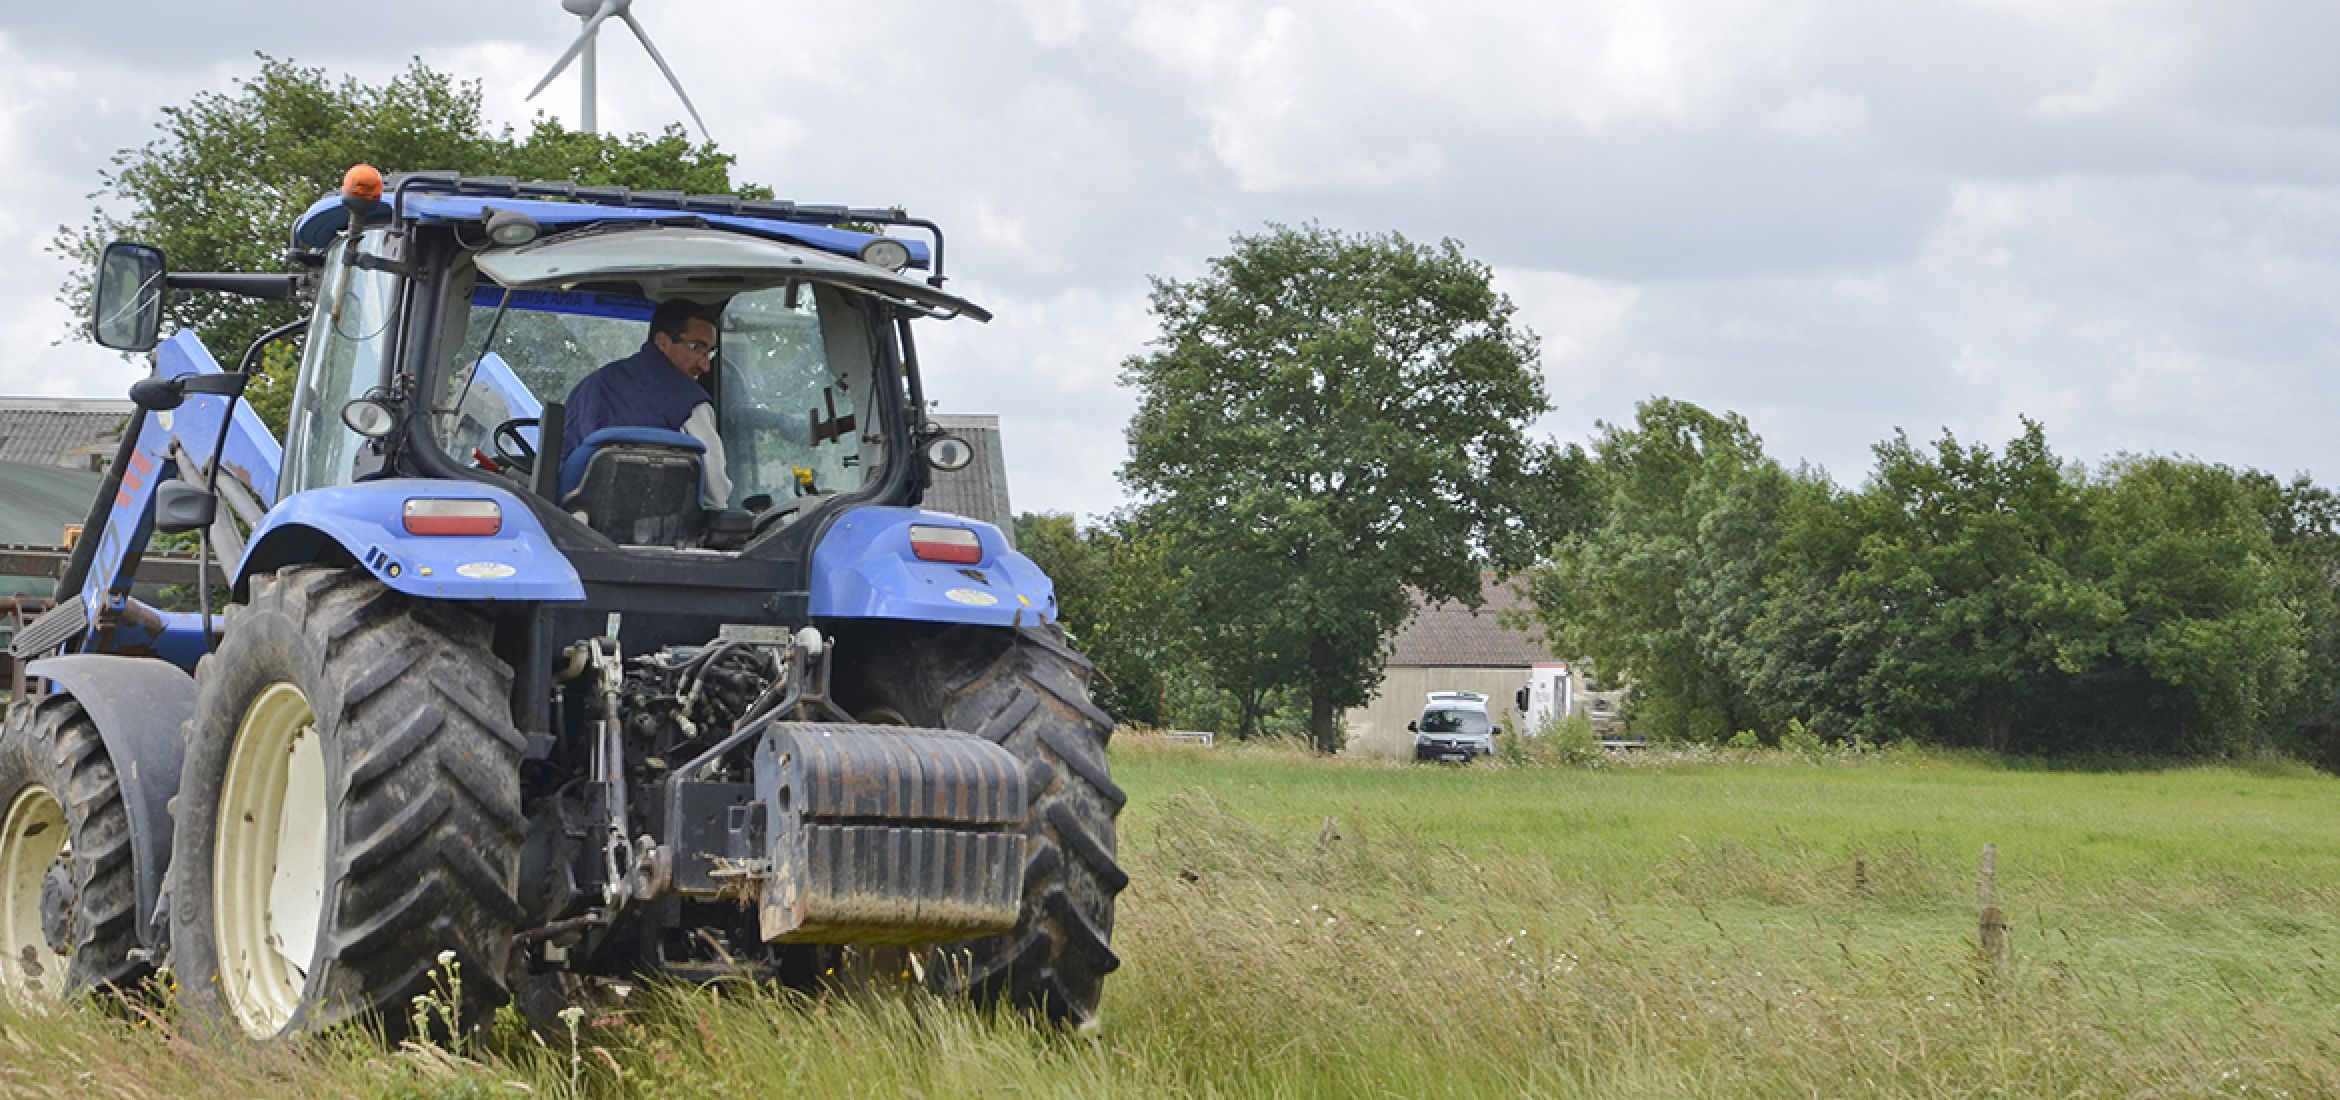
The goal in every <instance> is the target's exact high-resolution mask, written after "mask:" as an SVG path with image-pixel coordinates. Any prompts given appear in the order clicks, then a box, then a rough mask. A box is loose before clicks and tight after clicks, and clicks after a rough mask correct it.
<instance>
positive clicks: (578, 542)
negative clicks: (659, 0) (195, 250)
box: [0, 166, 1127, 1039]
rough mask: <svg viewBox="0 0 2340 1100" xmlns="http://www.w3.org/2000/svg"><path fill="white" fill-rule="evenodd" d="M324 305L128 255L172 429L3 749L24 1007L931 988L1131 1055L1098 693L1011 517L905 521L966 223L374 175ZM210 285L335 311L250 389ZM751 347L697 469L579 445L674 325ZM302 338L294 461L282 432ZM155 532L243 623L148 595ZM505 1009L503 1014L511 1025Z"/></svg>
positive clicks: (135, 482) (144, 444)
mask: <svg viewBox="0 0 2340 1100" xmlns="http://www.w3.org/2000/svg"><path fill="white" fill-rule="evenodd" d="M292 242H293V251H292V253H291V254H290V255H291V256H292V258H293V259H294V260H295V261H297V263H294V264H291V265H288V266H291V267H292V268H293V270H291V271H289V272H287V273H269V274H212V273H174V272H170V271H168V270H167V268H166V264H165V260H164V257H163V256H162V255H161V254H160V253H159V252H157V251H156V250H155V249H153V248H150V247H146V246H142V245H137V244H131V243H126V242H118V243H116V244H114V245H112V246H110V247H109V248H108V249H107V250H106V252H105V254H104V257H103V259H102V260H101V262H100V265H99V268H98V270H97V273H96V280H95V295H94V297H95V310H96V316H95V318H94V323H93V330H94V335H95V336H96V338H97V340H98V342H99V343H101V344H104V345H106V346H108V347H113V348H119V349H124V350H130V351H151V352H152V353H153V361H154V370H153V373H152V375H151V377H149V378H147V379H145V380H142V381H140V382H139V383H138V384H137V385H136V386H134V387H133V388H132V397H133V399H134V400H135V401H136V402H137V404H138V406H139V407H140V408H141V409H142V410H143V412H142V414H141V417H140V419H139V422H138V423H137V424H136V425H135V427H134V430H130V431H126V432H125V434H124V438H123V440H122V444H121V449H120V451H119V453H118V455H117V456H116V459H115V462H114V464H113V467H112V469H111V471H110V472H109V473H108V475H107V480H106V481H105V483H104V486H103V489H102V492H101V496H100V499H99V500H97V501H96V502H95V503H94V504H93V507H92V509H91V512H90V516H89V520H88V522H87V523H86V524H85V526H84V530H83V531H82V533H81V535H80V537H79V540H78V542H77V543H76V544H75V548H74V553H73V555H72V557H71V559H70V561H69V563H68V565H67V567H66V573H65V575H64V577H63V578H62V580H61V582H60V585H59V588H58V600H57V604H56V607H55V609H54V610H52V611H50V612H49V613H48V614H47V615H45V616H44V617H42V618H41V619H39V620H37V621H36V622H35V623H33V624H31V625H29V626H27V627H26V628H25V629H24V630H22V631H21V632H20V633H19V634H18V636H17V639H16V641H15V652H16V654H17V655H18V657H19V658H20V659H27V660H30V661H31V663H30V664H29V665H28V666H27V668H28V671H29V673H30V674H31V676H32V678H33V679H32V683H33V685H34V687H33V690H32V691H31V692H29V693H28V697H27V698H23V699H19V700H15V701H13V702H12V703H11V705H10V707H9V710H8V718H7V727H6V732H5V740H4V741H0V808H4V809H0V813H4V814H5V817H4V819H0V985H4V986H5V987H6V988H7V989H8V990H9V991H11V992H12V993H14V994H16V995H18V996H20V997H31V998H39V997H45V996H57V995H63V994H70V993H74V992H77V991H81V990H88V989H95V988H103V987H113V988H130V987H132V986H134V985H135V984H136V983H137V982H138V981H139V980H140V979H141V978H142V977H143V976H144V975H146V974H147V973H149V972H150V971H152V970H153V969H154V968H155V967H157V966H162V965H167V966H168V967H169V968H170V969H171V970H172V971H173V973H174V975H175V977H176V979H177V984H178V989H179V990H180V996H181V998H182V1002H183V1004H184V1005H185V1007H187V1008H188V1009H190V1010H192V1011H193V1012H195V1013H196V1014H198V1015H199V1016H201V1017H203V1018H207V1019H210V1020H214V1021H217V1022H219V1023H220V1024H223V1025H226V1026H228V1027H230V1028H232V1029H236V1030H240V1031H241V1032H242V1033H244V1034H247V1035H249V1036H252V1037H254V1038H258V1039H271V1038H275V1037H279V1036H285V1035H291V1034H298V1033H305V1032H314V1031H316V1030H318V1029H320V1028H324V1027H329V1026H332V1025H334V1024H335V1023H338V1022H340V1021H343V1020H348V1019H352V1018H356V1017H361V1016H369V1015H371V1016H374V1017H378V1018H379V1019H381V1020H383V1021H385V1022H386V1023H387V1024H388V1025H389V1026H392V1027H396V1026H397V1024H398V1022H399V1021H400V1020H402V1019H404V1018H405V1016H406V1010H407V1007H408V1005H409V1002H410V1000H411V998H413V997H414V996H416V995H417V994H420V993H422V992H425V991H427V990H429V989H430V988H431V985H430V983H431V978H432V972H433V970H434V969H436V968H439V967H442V966H444V965H448V964H449V963H452V964H453V965H455V966H458V967H459V968H460V972H461V975H462V987H463V990H464V993H465V996H466V1001H467V1005H466V1010H467V1011H472V1012H476V1011H478V1010H479V1009H480V1008H483V1007H486V1006H490V1005H493V1004H496V1003H499V1002H501V1001H504V1000H507V999H509V1000H513V1001H517V1002H518V1003H519V1004H521V1005H522V1006H523V1007H524V1008H526V1009H528V1010H530V1011H531V1013H532V1015H536V1016H537V1017H538V1018H540V1019H541V1018H543V1015H544V1013H545V1012H547V1011H549V1010H555V1009H557V1008H558V1007H559V1006H560V1005H562V1004H563V1003H565V1002H566V1001H567V1000H569V999H571V998H573V997H576V996H578V995H580V994H581V993H584V992H589V990H587V989H585V988H584V987H588V986H591V985H593V984H594V983H596V982H597V981H606V982H611V983H615V982H622V981H627V980H635V979H639V978H640V977H642V976H645V975H678V976H683V977H707V976H712V975H716V974H738V973H742V972H745V973H748V974H751V975H752V976H754V977H757V978H758V979H760V980H773V981H780V982H786V983H790V984H795V985H800V986H815V985H819V984H820V983H822V982H824V981H837V980H840V978H843V979H845V980H851V979H852V978H853V977H854V976H856V975H863V976H868V975H881V974H883V975H892V974H899V973H905V972H906V973H910V974H913V975H914V976H915V980H918V981H923V982H924V983H926V984H927V985H929V986H931V987H933V988H935V989H938V990H942V991H946V992H951V993H959V994H964V995H966V996H968V997H971V998H974V999H977V1000H980V1001H986V1002H997V1003H1003V1004H1006V1005H1009V1006H1012V1007H1014V1008H1017V1009H1021V1010H1024V1011H1028V1012H1031V1013H1034V1014H1038V1015H1041V1016H1044V1017H1046V1018H1047V1019H1050V1020H1053V1021H1057V1022H1060V1023H1068V1024H1073V1025H1085V1024H1088V1023H1090V1022H1091V1021H1093V1020H1094V1019H1095V1017H1096V1012H1097V1006H1098V999H1099V994H1100V991H1101V987H1102V983H1103V980H1104V978H1105V976H1106V975H1107V974H1108V973H1109V972H1110V971H1112V970H1113V969H1114V967H1115V966H1116V965H1117V960H1116V958H1115V956H1114V954H1113V951H1112V948H1111V946H1110V936H1111V931H1112V924H1113V905H1114V898H1115V895H1116V894H1117V893H1118V892H1119V891H1120V890H1121V888H1122V887H1123V885H1124V884H1125V882H1126V881H1127V880H1126V876H1125V875H1124V874H1123V872H1122V871H1121V869H1120V868H1119V866H1118V865H1117V863H1116V861H1115V854H1114V821H1115V818H1116V816H1117V815H1118V813H1119V811H1120V808H1121V805H1122V801H1123V796H1122V793H1121V791H1120V789H1119V788H1118V787H1116V786H1115V785H1114V782H1113V779H1112V777H1111V775H1110V772H1109V770H1108V766H1107V759H1106V740H1107V737H1108V736H1109V734H1110V732H1111V728H1112V724H1111V722H1110V721H1109V720H1108V718H1107V717H1106V716H1105V715H1104V714H1103V713H1102V712H1101V711H1100V710H1099V709H1098V708H1097V707H1096V706H1095V705H1094V704H1092V703H1091V702H1090V699H1089V693H1088V678H1089V673H1090V666H1089V665H1088V663H1087V662H1085V661H1084V660H1083V659H1082V658H1081V657H1079V656H1078V655H1077V654H1075V653H1074V652H1073V651H1072V650H1070V649H1068V648H1067V647H1066V645H1065V643H1064V640H1063V635H1062V632H1061V631H1060V630H1059V629H1058V627H1057V626H1056V608H1055V603H1054V594H1053V587H1052V585H1051V584H1050V582H1049V580H1048V578H1047V577H1046V576H1044V575H1043V574H1042V573H1041V572H1040V570H1039V569H1037V568H1036V567H1035V566H1034V565H1033V563H1032V562H1031V561H1030V560H1029V559H1027V558H1025V557H1023V556H1021V555H1019V554H1017V553H1016V552H1015V551H1014V550H1013V549H1011V548H1010V547H1009V545H1008V543H1007V542H1006V540H1005V539H1004V538H1003V537H1002V535H1001V532H1000V531H999V529H998V528H996V527H994V526H993V525H991V524H987V523H983V522H978V521H976V520H971V519H968V518H965V517H961V516H955V515H946V514H941V513H936V512H928V511H922V510H920V508H919V507H918V505H919V503H920V501H921V499H922V495H923V494H924V492H925V490H926V489H927V488H928V487H929V485H930V483H931V480H932V478H933V476H934V472H935V471H936V470H938V469H941V470H950V469H956V468H960V467H963V466H965V465H966V464H967V462H968V461H969V459H970V458H971V457H972V454H973V452H972V449H971V447H970V445H969V443H968V442H967V441H966V440H962V439H959V438H956V437H954V436H951V435H948V434H944V433H943V432H941V431H939V430H938V429H937V428H935V427H934V426H933V425H932V424H931V422H930V421H929V420H928V419H927V417H926V416H925V409H926V407H927V406H926V401H925V400H924V397H923V393H922V390H921V384H920V376H919V364H918V357H917V354H916V351H915V345H914V344H913V342H912V339H911V337H912V330H913V328H914V327H916V326H915V323H916V322H919V321H921V320H927V321H935V320H948V319H952V318H961V317H963V318H972V319H974V320H978V321H981V320H986V319H988V315H987V314H985V313H984V311H983V310H982V309H981V308H979V307H978V306H976V305H974V304H973V303H971V302H968V301H966V300H964V299H962V298H960V297H958V296H957V295H954V294H952V293H950V292H949V291H946V290H944V289H943V285H944V281H943V272H942V259H943V256H942V253H943V235H942V232H941V230H940V229H939V227H937V226H935V225H934V224H932V223H931V222H927V221H922V220H919V219H914V218H911V217H908V216H906V215H905V214H903V212H902V211H900V210H898V209H853V208H843V207H816V206H809V205H801V204H795V203H788V202H775V201H744V200H740V199H737V198H733V197H729V196H704V195H686V194H680V193H674V192H656V193H652V192H639V191H628V190H625V189H620V188H602V187H587V186H577V185H571V184H564V183H518V182H515V181H513V180H511V179H506V178H478V177H462V176H457V175H454V174H449V173H418V174H410V175H402V176H394V177H392V178H390V179H389V180H388V181H386V182H385V181H383V180H382V178H381V177H380V176H379V175H378V174H374V173H373V171H372V169H370V168H365V167H363V166H360V168H358V169H353V170H352V172H351V175H350V177H349V180H348V181H347V182H346V183H345V186H344V188H343V190H342V192H341V193H340V194H337V195H328V196H326V197H325V198H324V199H321V200H320V201H319V202H318V203H317V204H316V205H314V206H313V207H311V208H310V209H309V210H308V211H307V212H306V213H305V214H304V215H303V216H302V217H301V218H300V219H299V221H298V223H297V224H296V225H295V226H293V229H292ZM173 290H177V291H181V292H190V291H199V292H209V293H229V294H242V295H248V296H253V297H259V298H265V299H273V300H278V301H292V302H300V303H305V304H306V305H307V312H308V314H309V315H308V317H307V318H306V319H305V320H302V321H299V322H296V323H295V324H293V325H288V326H285V327H284V328H283V329H280V330H277V331H276V332H272V333H270V334H268V335H266V336H264V337H262V339H261V340H260V341H259V342H258V343H255V344H254V345H253V347H252V348H251V349H250V350H248V351H246V352H245V354H244V355H243V357H242V359H241V362H240V365H239V368H238V369H236V370H232V371H223V370H222V369H221V368H220V367H219V366H218V365H217V364H216V363H215V362H214V361H213V359H212V357H211V355H210V354H209V353H207V352H206V351H205V349H204V346H203V345H202V344H201V343H200V342H199V341H198V340H197V339H196V337H195V335H194V334H193V333H191V332H186V331H181V332H178V333H176V334H174V335H172V336H171V337H170V338H169V339H167V340H163V339H158V331H159V327H160V325H159V321H160V316H161V312H162V307H163V304H164V299H165V296H166V295H167V294H168V293H170V292H171V291H173ZM676 298H681V299H687V300H689V301H692V302H694V303H697V304H699V305H701V306H703V307H705V308H706V309H707V310H710V311H712V312H713V315H714V316H716V317H719V318H720V324H719V326H718V331H719V339H718V345H719V346H718V348H717V349H716V351H717V354H716V355H715V356H714V366H713V368H712V369H711V370H710V371H708V372H707V373H706V374H705V375H704V376H703V377H701V378H699V379H698V380H697V382H696V384H698V385H701V386H703V387H704V388H705V390H706V393H707V397H708V399H709V401H710V402H711V407H712V410H713V415H714V420H715V422H716V423H717V424H718V425H719V428H720V432H721V440H720V443H721V446H720V453H721V454H722V456H723V458H724V466H725V467H726V469H725V470H724V471H723V472H724V473H725V474H727V475H728V476H727V478H726V479H725V480H728V482H729V484H730V492H729V494H728V495H727V497H726V498H725V499H721V500H707V499H702V492H703V490H705V489H706V487H707V486H709V485H710V484H713V483H714V482H712V481H711V479H710V471H709V470H708V469H707V464H708V461H709V458H710V449H709V448H708V447H707V445H706V443H705V442H703V441H702V440H700V439H699V438H695V437H693V436H691V435H688V434H685V433H681V432H674V431H663V430H656V429H651V428H641V427H611V428H604V429H602V430H600V431H596V432H592V433H590V434H589V435H587V436H586V437H585V438H583V439H581V440H578V441H576V442H575V443H574V444H571V445H564V443H563V440H564V431H563V427H564V425H563V415H564V411H565V410H564V404H563V402H564V399H565V397H566V396H567V395H568V394H569V393H570V391H571V390H572V388H573V387H575V386H576V385H577V383H578V382H579V381H580V380H581V379H583V378H584V377H585V376H586V375H588V374H589V373H591V372H592V371H593V370H595V369H596V368H597V367H599V366H600V365H601V364H603V363H605V362H609V361H611V360H614V359H618V358H621V357H623V356H625V355H627V354H628V353H629V352H632V351H634V350H636V349H637V348H639V347H640V346H641V345H642V343H643V340H644V337H645V330H646V327H647V323H648V318H649V316H650V314H651V312H652V309H653V307H654V305H655V304H656V303H659V302H662V301H667V300H670V299H676ZM294 338H297V339H298V340H299V341H300V345H301V346H300V366H299V373H298V383H297V386H298V389H297V392H296V393H295V395H294V396H293V400H292V406H291V421H290V427H289V429H288V431H287V432H286V438H285V440H284V441H283V443H282V445H281V446H279V444H278V442H277V441H276V440H275V439H274V438H272V437H271V435H270V434H269V433H268V431H266V430H265V428H264V427H263V426H262V424H261V422H260V420H259V418H258V416H257V415H256V414H255V413H254V412H253V410H252V409H251V407H250V406H249V405H248V404H244V403H241V402H240V401H239V396H240V395H241V393H242V392H243V388H244V385H245V382H246V379H247V378H249V377H250V376H251V374H252V369H253V364H254V363H255V362H256V361H257V360H258V359H259V356H260V352H261V348H262V347H263V346H264V345H265V344H267V343H269V342H270V341H272V340H278V339H294ZM157 533H161V534H164V535H173V536H176V537H178V538H180V539H182V540H184V539H186V538H188V537H189V536H190V535H191V536H192V537H193V539H194V540H195V541H196V542H197V543H198V544H199V545H200V548H201V552H202V553H203V554H204V555H205V556H206V557H207V558H209V557H211V556H214V555H216V557H217V560H218V562H219V563H220V565H221V572H222V574H223V575H224V576H226V577H227V578H230V579H231V580H232V585H233V587H232V590H230V591H232V595H227V596H223V598H222V599H221V600H220V601H219V602H220V603H221V604H222V606H221V607H219V608H216V609H215V608H214V607H213V606H212V602H213V601H212V600H211V599H210V598H209V589H208V588H206V589H204V591H203V593H202V595H203V597H204V598H202V599H200V600H198V601H195V604H196V606H195V607H194V608H193V609H192V610H185V611H176V612H174V611H167V610H159V609H157V608H155V607H152V606H149V605H147V604H145V603H142V602H140V601H139V600H137V599H134V598H132V596H131V591H132V584H133V581H134V580H136V578H137V574H138V565H139V560H140V558H141V556H142V554H143V553H144V552H145V551H146V549H147V547H148V545H149V543H150V540H151V539H152V538H153V536H155V535H156V534H157ZM475 994H476V995H475Z"/></svg>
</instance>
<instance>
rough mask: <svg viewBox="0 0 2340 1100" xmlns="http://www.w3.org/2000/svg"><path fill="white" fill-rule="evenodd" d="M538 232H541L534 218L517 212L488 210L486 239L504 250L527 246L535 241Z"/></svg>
mask: <svg viewBox="0 0 2340 1100" xmlns="http://www.w3.org/2000/svg"><path fill="white" fill-rule="evenodd" d="M540 232H543V230H541V229H539V228H538V227H537V224H536V219H535V218H531V217H529V216H528V215H526V214H523V213H521V212H519V211H517V210H495V209H490V210H489V211H488V212H487V234H488V239H489V240H492V241H494V242H496V243H497V244H500V245H503V246H504V247H506V248H511V247H515V246H518V245H524V244H527V243H528V242H530V241H533V240H535V239H536V235H537V234H538V233H540Z"/></svg>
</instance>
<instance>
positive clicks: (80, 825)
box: [0, 695, 150, 1004]
mask: <svg viewBox="0 0 2340 1100" xmlns="http://www.w3.org/2000/svg"><path fill="white" fill-rule="evenodd" d="M137 925H138V878H137V870H136V868H135V867H134V866H133V864H132V863H131V859H130V815H129V812H128V810H127V809H126V808H124V806H123V804H122V784H121V780H120V779H119V777H117V776H116V774H115V772H114V763H113V761H112V759H110V758H109V757H107V755H106V747H105V744H104V743H103V742H102V741H100V740H99V739H98V731H97V725H96V724H95V723H93V722H91V721H90V718H89V715H88V713H87V712H85V711H83V710H82V709H81V704H80V703H78V702H75V701H74V699H73V697H71V696H68V695H51V696H48V697H46V698H42V699H39V700H37V701H26V702H20V703H17V704H15V705H13V706H11V707H9V708H8V725H7V730H6V733H5V734H0V988H4V989H5V990H6V991H7V993H8V995H9V996H10V997H11V998H13V999H15V1000H16V1001H18V1003H23V1004H40V1003H44V1002H51V1001H57V1000H61V999H63V998H66V997H71V996H74V995H77V994H80V993H85V992H89V991H93V990H100V989H108V988H111V989H114V990H123V991H126V990H129V989H131V988H132V987H134V986H135V985H136V984H137V982H138V980H139V979H141V978H143V977H145V976H146V974H147V972H148V971H149V969H150V967H149V966H148V965H147V964H146V963H145V962H144V961H142V959H140V958H139V957H137V956H135V955H134V954H133V952H134V951H135V950H136V948H137V947H138V927H137Z"/></svg>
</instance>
